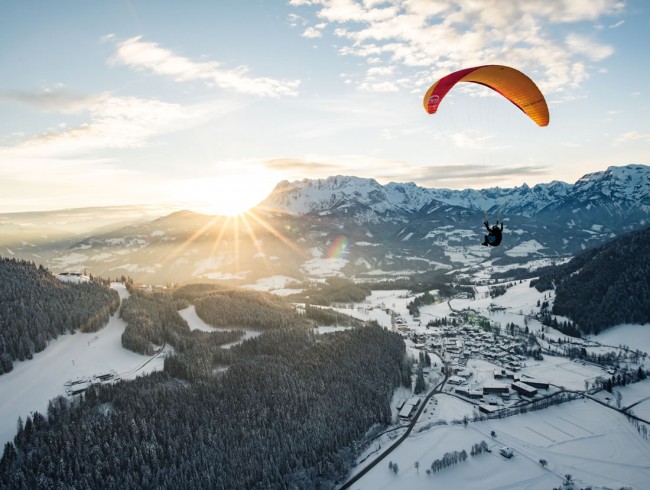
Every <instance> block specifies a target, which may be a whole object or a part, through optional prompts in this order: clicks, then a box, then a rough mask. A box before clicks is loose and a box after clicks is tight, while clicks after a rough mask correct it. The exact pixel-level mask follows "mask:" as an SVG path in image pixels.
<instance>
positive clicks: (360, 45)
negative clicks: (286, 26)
mask: <svg viewBox="0 0 650 490" xmlns="http://www.w3.org/2000/svg"><path fill="white" fill-rule="evenodd" d="M290 5H292V6H295V7H299V6H302V5H310V6H311V7H312V8H314V7H315V8H316V17H317V18H318V19H321V20H324V21H326V22H327V23H328V25H331V26H332V30H333V33H334V35H336V36H337V37H339V38H340V39H341V40H342V42H343V43H344V44H342V45H341V46H340V47H339V54H341V55H344V56H357V57H361V58H364V59H366V60H367V61H368V62H371V61H372V62H373V63H377V60H378V59H380V60H383V61H384V63H389V64H390V65H391V66H395V65H400V66H401V67H404V68H409V69H418V70H419V73H418V77H419V82H416V83H419V84H420V85H421V86H424V85H425V84H427V83H431V80H435V79H436V78H439V77H440V76H442V75H444V74H446V73H449V72H450V71H453V70H455V69H459V68H461V67H465V66H475V65H480V64H487V63H502V64H507V65H511V66H516V67H518V68H519V69H522V70H525V71H526V72H527V73H529V74H531V76H533V77H534V79H535V80H536V81H537V82H538V83H539V84H540V86H541V87H542V89H543V90H545V91H546V92H548V93H552V92H564V91H566V90H567V89H570V88H575V87H578V86H579V85H580V84H581V83H582V82H583V81H584V80H585V79H586V78H587V77H588V68H587V66H586V63H585V62H586V61H602V60H603V59H605V58H606V57H608V56H610V55H611V54H612V53H613V49H612V48H611V47H610V46H608V45H605V44H599V43H598V42H596V41H595V40H593V39H588V38H586V37H584V36H581V35H578V34H575V33H569V34H568V35H564V36H562V37H560V34H558V33H559V32H566V31H567V30H568V29H570V28H571V25H572V24H575V23H578V22H591V21H595V20H597V19H600V18H602V17H605V16H611V15H615V14H617V13H619V12H620V11H621V10H622V9H623V4H622V3H621V2H618V1H616V0H529V1H526V2H504V1H502V0H482V1H480V2H474V1H460V2H459V1H456V0H438V1H431V0H386V1H381V2H378V1H368V0H364V1H359V0H309V1H306V0H296V1H292V2H290ZM550 24H562V25H563V28H562V29H561V30H560V29H550V28H549V25H550ZM394 76H397V71H396V73H395V74H394ZM401 76H402V77H405V76H407V75H406V74H404V73H402V75H401ZM357 84H358V86H359V87H360V88H362V89H364V90H376V91H382V90H387V89H390V90H393V89H397V88H399V85H397V84H395V81H394V80H393V79H392V78H391V75H390V74H386V75H385V76H384V79H383V80H381V81H379V80H374V81H370V80H367V79H361V80H358V81H357Z"/></svg>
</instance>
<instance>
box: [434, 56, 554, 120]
mask: <svg viewBox="0 0 650 490" xmlns="http://www.w3.org/2000/svg"><path fill="white" fill-rule="evenodd" d="M458 82H473V83H478V84H480V85H485V86H486V87H489V88H491V89H492V90H494V91H496V92H498V93H500V94H501V95H503V96H504V97H505V98H506V99H508V100H509V101H510V102H512V103H513V104H514V105H516V106H517V107H519V109H521V110H522V111H523V112H524V113H525V114H526V115H527V116H528V117H530V118H531V119H532V120H533V121H535V123H536V124H537V125H538V126H548V122H549V114H548V106H547V105H546V100H545V99H544V95H542V92H541V91H540V90H539V88H537V85H535V82H533V81H532V80H531V79H530V78H528V77H527V76H526V75H524V74H523V73H522V72H520V71H519V70H515V69H514V68H510V67H509V66H503V65H483V66H477V67H474V68H466V69H464V70H460V71H457V72H454V73H450V74H449V75H447V76H444V77H442V78H441V79H440V80H438V81H437V82H436V83H434V84H433V85H431V87H430V88H429V90H427V92H426V94H424V109H425V110H426V111H427V112H428V113H429V114H434V113H435V112H436V111H437V110H438V106H439V105H440V102H442V99H443V98H444V96H445V95H447V92H449V91H450V90H451V89H452V87H453V86H454V85H456V84H457V83H458Z"/></svg>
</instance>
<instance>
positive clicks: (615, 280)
mask: <svg viewBox="0 0 650 490" xmlns="http://www.w3.org/2000/svg"><path fill="white" fill-rule="evenodd" d="M649 278H650V228H646V229H644V230H641V231H636V232H631V233H628V234H626V235H623V236H621V237H619V238H616V239H614V240H612V241H610V242H608V243H606V244H604V245H602V246H599V247H596V248H594V249H591V250H587V251H585V252H584V253H582V254H580V255H578V256H577V257H575V258H574V259H572V260H571V261H570V262H568V263H566V264H564V265H561V266H557V267H554V268H552V269H550V270H549V271H547V272H545V273H544V275H542V276H540V277H539V279H538V280H536V281H532V282H531V286H535V287H536V288H537V289H538V290H539V291H546V290H549V289H553V288H555V291H556V297H555V302H554V304H553V309H552V313H553V314H555V315H562V316H566V317H568V318H570V319H571V320H573V321H574V322H575V323H576V326H577V328H578V329H579V330H580V331H581V332H582V333H599V332H601V331H602V330H604V329H606V328H608V327H611V326H614V325H618V324H621V323H650V279H649ZM649 332H650V327H649Z"/></svg>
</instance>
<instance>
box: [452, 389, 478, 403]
mask: <svg viewBox="0 0 650 490" xmlns="http://www.w3.org/2000/svg"><path fill="white" fill-rule="evenodd" d="M454 393H458V394H459V395H460V396H464V397H465V398H470V399H472V400H478V399H479V398H483V390H469V389H467V388H456V389H455V390H454Z"/></svg>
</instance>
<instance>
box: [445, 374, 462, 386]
mask: <svg viewBox="0 0 650 490" xmlns="http://www.w3.org/2000/svg"><path fill="white" fill-rule="evenodd" d="M464 382H465V380H464V379H463V378H461V377H460V376H450V377H449V379H448V380H447V383H449V384H450V385H462V384H463V383H464Z"/></svg>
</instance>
